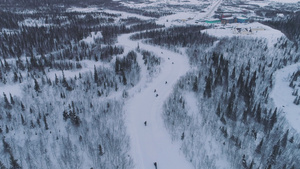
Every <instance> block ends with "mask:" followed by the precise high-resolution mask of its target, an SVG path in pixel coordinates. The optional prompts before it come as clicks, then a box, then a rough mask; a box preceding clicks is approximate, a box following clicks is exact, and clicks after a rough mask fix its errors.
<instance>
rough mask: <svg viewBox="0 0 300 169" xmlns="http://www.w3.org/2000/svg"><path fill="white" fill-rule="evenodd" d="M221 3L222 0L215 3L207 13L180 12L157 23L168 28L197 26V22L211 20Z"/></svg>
mask: <svg viewBox="0 0 300 169" xmlns="http://www.w3.org/2000/svg"><path fill="white" fill-rule="evenodd" d="M221 3H222V0H218V1H213V2H212V3H211V5H209V6H208V7H207V8H206V9H205V12H199V11H196V12H178V13H175V14H173V15H168V16H163V17H161V18H159V19H158V20H157V21H156V23H157V24H162V25H165V26H166V27H170V26H173V25H176V26H182V25H186V24H195V22H196V21H197V20H201V19H205V18H211V17H212V16H213V15H214V12H215V11H216V10H217V9H218V7H219V5H220V4H221Z"/></svg>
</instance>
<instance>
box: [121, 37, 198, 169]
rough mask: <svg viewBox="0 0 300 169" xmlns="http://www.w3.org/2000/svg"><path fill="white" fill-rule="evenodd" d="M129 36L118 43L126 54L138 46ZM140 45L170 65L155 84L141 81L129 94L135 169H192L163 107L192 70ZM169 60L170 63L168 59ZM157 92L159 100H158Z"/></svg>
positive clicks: (156, 49)
mask: <svg viewBox="0 0 300 169" xmlns="http://www.w3.org/2000/svg"><path fill="white" fill-rule="evenodd" d="M129 36H130V34H126V35H122V36H120V37H119V39H118V41H119V43H120V44H125V46H124V49H125V51H127V50H129V49H131V50H133V49H135V48H136V47H137V46H138V42H134V41H130V40H129ZM139 45H140V48H141V49H144V50H148V51H151V52H154V53H155V54H156V55H157V56H159V57H162V58H165V60H166V62H163V63H162V65H161V66H162V68H161V73H160V74H159V75H158V76H157V77H155V78H154V79H153V80H152V81H151V82H149V83H145V80H141V81H140V82H139V84H137V86H136V87H134V88H133V89H131V90H129V96H130V98H129V100H128V102H127V103H126V105H125V110H126V115H127V119H126V124H127V130H128V133H129V136H130V138H131V155H132V157H133V159H134V161H135V168H136V169H150V168H154V165H153V163H154V162H157V165H158V168H163V169H183V168H184V169H189V168H192V165H191V164H190V163H189V162H188V161H187V160H186V159H185V157H184V155H183V154H182V152H181V151H180V145H179V143H177V142H176V143H175V142H172V141H171V137H170V135H169V133H168V132H167V130H166V129H165V126H164V122H163V119H162V108H163V103H164V101H165V100H166V99H167V98H168V96H169V95H170V94H171V92H172V90H173V85H174V84H175V83H176V82H177V80H178V79H179V77H180V76H182V75H184V74H185V73H186V72H187V71H188V70H189V64H188V59H187V58H186V57H184V56H182V55H180V54H177V53H174V52H170V51H168V50H164V49H161V48H160V47H155V46H151V45H146V44H142V43H139ZM168 57H170V60H168V59H166V58H168ZM172 62H174V64H172ZM142 76H146V75H145V74H144V75H142ZM142 79H143V77H142ZM166 81H167V84H165V82H166ZM155 89H156V90H157V92H156V93H157V94H158V95H159V96H158V97H156V96H155V95H156V93H154V90H155ZM144 121H147V126H144Z"/></svg>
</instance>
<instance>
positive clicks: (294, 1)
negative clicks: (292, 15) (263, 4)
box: [270, 0, 300, 3]
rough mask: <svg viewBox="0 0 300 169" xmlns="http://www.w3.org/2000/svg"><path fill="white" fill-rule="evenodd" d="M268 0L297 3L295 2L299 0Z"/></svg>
mask: <svg viewBox="0 0 300 169" xmlns="http://www.w3.org/2000/svg"><path fill="white" fill-rule="evenodd" d="M270 1H273V2H280V3H297V2H299V1H300V0H270Z"/></svg>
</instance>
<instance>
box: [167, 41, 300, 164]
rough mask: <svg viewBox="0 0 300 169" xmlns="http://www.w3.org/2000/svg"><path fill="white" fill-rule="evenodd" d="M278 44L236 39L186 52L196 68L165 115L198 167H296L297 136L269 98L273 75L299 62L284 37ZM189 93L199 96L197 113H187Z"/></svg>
mask: <svg viewBox="0 0 300 169" xmlns="http://www.w3.org/2000/svg"><path fill="white" fill-rule="evenodd" d="M282 45H286V47H285V48H282ZM275 46H276V47H274V48H272V50H270V49H269V48H268V44H267V43H266V42H265V41H262V40H259V39H243V38H237V37H235V38H229V39H227V38H225V39H220V41H219V42H218V44H217V45H216V46H215V47H214V48H213V49H212V50H210V51H206V50H204V49H205V48H206V46H203V45H192V47H191V48H189V49H188V50H187V54H188V55H189V58H190V63H191V64H192V65H194V66H196V67H197V68H198V70H197V71H194V72H191V73H188V74H187V75H186V76H185V77H183V78H182V79H181V80H180V81H179V82H178V84H177V85H176V87H175V89H174V93H173V94H172V95H171V96H170V97H169V99H168V100H167V102H166V103H165V106H164V114H163V117H164V120H165V124H166V126H167V128H168V130H169V131H170V133H171V135H172V138H173V139H174V140H181V142H182V147H181V149H182V151H183V152H184V154H185V155H186V157H187V158H188V160H190V161H191V162H192V163H193V164H194V166H196V167H197V166H202V167H203V166H206V168H220V167H222V166H219V164H220V161H223V160H226V161H228V162H229V164H228V167H229V168H248V169H250V168H251V169H253V168H258V167H259V168H297V166H296V165H297V164H298V163H299V162H300V161H299V159H297V158H295V157H296V156H299V148H300V140H299V134H298V133H297V132H296V131H294V130H292V129H289V128H290V127H289V125H288V124H287V122H286V120H285V119H284V118H283V117H282V114H281V113H282V112H281V111H280V110H279V109H277V108H276V107H274V105H273V104H272V102H270V98H269V93H270V91H271V89H272V85H273V74H274V72H275V71H276V70H277V69H278V68H282V67H283V66H286V65H289V64H292V63H294V62H297V60H298V59H297V56H298V55H297V48H296V47H295V46H294V45H293V43H291V42H290V41H287V40H286V39H281V40H279V42H278V43H277V44H276V45H275ZM204 51H206V52H204ZM274 51H276V52H274ZM187 92H193V93H195V96H196V98H195V99H197V102H198V104H199V105H198V113H197V114H192V115H190V114H189V113H188V111H189V107H187V105H188V104H187V101H186V100H185V93H187ZM183 133H184V139H182V138H183V137H182V135H183ZM204 135H205V137H203V136H204ZM211 152H214V153H213V155H211Z"/></svg>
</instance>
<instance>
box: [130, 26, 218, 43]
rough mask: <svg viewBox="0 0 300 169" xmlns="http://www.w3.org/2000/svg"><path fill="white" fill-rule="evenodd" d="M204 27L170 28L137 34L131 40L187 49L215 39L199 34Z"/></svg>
mask: <svg viewBox="0 0 300 169" xmlns="http://www.w3.org/2000/svg"><path fill="white" fill-rule="evenodd" d="M203 29H205V27H204V26H187V27H172V28H168V29H160V30H150V31H146V32H142V33H137V34H134V35H132V36H131V39H133V40H136V39H147V40H146V42H148V43H152V44H156V45H162V46H166V47H169V48H170V47H176V46H182V47H188V46H191V45H194V44H198V45H200V44H212V43H213V42H214V41H215V40H216V38H214V37H211V36H209V35H208V34H206V33H201V30H203Z"/></svg>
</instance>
